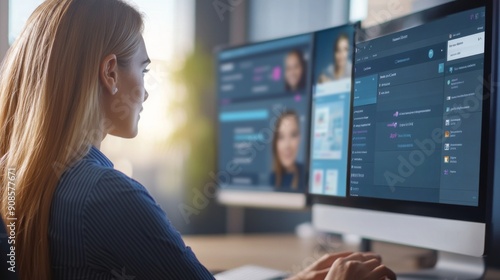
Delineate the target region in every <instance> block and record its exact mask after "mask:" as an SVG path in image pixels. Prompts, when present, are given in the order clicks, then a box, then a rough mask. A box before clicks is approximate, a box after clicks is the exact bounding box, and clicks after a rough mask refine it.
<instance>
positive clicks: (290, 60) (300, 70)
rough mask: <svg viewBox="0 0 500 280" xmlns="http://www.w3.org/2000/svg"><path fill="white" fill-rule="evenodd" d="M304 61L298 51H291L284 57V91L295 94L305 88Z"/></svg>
mask: <svg viewBox="0 0 500 280" xmlns="http://www.w3.org/2000/svg"><path fill="white" fill-rule="evenodd" d="M305 80H306V61H305V60H304V55H303V53H302V51H300V50H292V51H290V52H288V53H287V54H286V56H285V89H286V91H291V92H297V91H300V90H302V89H304V87H305V86H306V81H305Z"/></svg>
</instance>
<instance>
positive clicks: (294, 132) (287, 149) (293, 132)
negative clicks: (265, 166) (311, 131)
mask: <svg viewBox="0 0 500 280" xmlns="http://www.w3.org/2000/svg"><path fill="white" fill-rule="evenodd" d="M299 144H300V129H299V124H298V123H297V118H296V117H295V116H286V117H284V118H283V119H282V120H281V123H280V125H279V127H278V140H277V141H276V151H277V154H278V160H279V161H280V163H281V165H283V167H284V168H285V169H288V170H291V169H292V168H293V167H294V165H295V161H296V159H297V152H298V151H299Z"/></svg>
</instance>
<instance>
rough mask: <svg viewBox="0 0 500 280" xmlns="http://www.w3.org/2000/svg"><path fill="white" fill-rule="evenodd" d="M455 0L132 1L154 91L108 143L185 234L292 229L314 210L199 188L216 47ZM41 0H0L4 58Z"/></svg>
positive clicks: (206, 163)
mask: <svg viewBox="0 0 500 280" xmlns="http://www.w3.org/2000/svg"><path fill="white" fill-rule="evenodd" d="M448 1H449V0H129V1H128V2H129V3H132V4H133V5H134V6H135V7H137V8H138V9H139V10H140V11H141V12H142V13H143V14H144V15H145V19H146V29H145V32H144V39H145V41H146V46H147V49H148V52H149V56H150V58H151V59H152V64H151V66H150V68H151V71H150V72H149V74H147V75H146V78H145V84H146V89H147V90H148V92H149V95H150V97H149V99H148V101H147V102H146V103H145V104H144V112H143V113H142V114H141V122H140V124H139V135H138V136H137V137H136V138H135V139H131V140H125V139H120V138H116V137H110V136H108V137H107V138H106V139H105V141H104V142H103V144H102V146H101V149H102V151H103V152H104V153H105V154H106V155H107V156H108V157H109V158H110V159H111V160H112V161H113V162H114V164H115V167H116V168H117V169H119V170H120V171H122V172H124V173H125V174H127V175H129V176H131V177H133V178H135V179H136V180H138V181H139V182H141V183H142V184H143V185H144V186H146V188H148V189H149V191H150V192H151V194H152V195H153V197H154V198H155V199H156V200H157V202H158V203H159V204H160V205H161V206H162V208H163V209H164V210H165V211H166V213H167V215H168V216H169V218H170V220H171V221H172V223H173V224H174V226H175V227H176V228H177V229H178V230H179V231H180V232H181V233H182V234H221V233H228V232H233V233H234V232H244V233H264V232H266V233H278V232H281V233H283V232H293V231H294V230H295V228H296V226H297V225H299V224H301V223H305V222H309V221H310V220H311V214H310V211H308V210H303V211H284V210H280V211H278V210H263V209H243V208H235V207H226V206H221V205H219V204H217V202H216V201H215V200H214V199H207V198H206V197H200V196H199V195H198V192H197V191H196V190H201V189H202V186H204V185H205V184H206V183H207V182H210V181H211V180H212V178H211V176H210V174H213V173H215V172H216V158H215V155H216V141H217V139H216V132H215V129H216V127H215V120H216V111H215V90H214V86H215V85H214V79H215V77H214V60H213V52H214V51H215V50H216V49H217V47H220V46H227V45H239V44H244V43H248V42H257V41H262V40H268V39H273V38H279V37H283V36H288V35H294V34H300V33H305V32H310V31H314V30H319V29H324V28H328V27H333V26H336V25H340V24H344V23H347V22H349V21H356V20H362V22H363V25H364V26H370V25H373V24H376V23H381V22H384V21H387V20H390V19H393V18H396V17H399V16H403V15H406V14H409V13H412V12H415V11H419V10H422V9H426V8H429V7H432V6H435V5H440V4H442V3H445V2H448ZM41 2H43V0H0V59H2V58H3V56H4V54H5V52H6V51H7V49H8V47H9V45H10V44H11V43H12V42H13V41H14V40H15V39H16V37H17V36H18V34H19V33H20V31H21V30H22V28H23V25H24V24H25V22H26V20H27V18H28V17H29V15H30V14H31V13H32V12H33V10H34V9H35V8H36V7H37V5H39V4H40V3H41ZM201 206H202V207H201ZM199 209H202V210H199Z"/></svg>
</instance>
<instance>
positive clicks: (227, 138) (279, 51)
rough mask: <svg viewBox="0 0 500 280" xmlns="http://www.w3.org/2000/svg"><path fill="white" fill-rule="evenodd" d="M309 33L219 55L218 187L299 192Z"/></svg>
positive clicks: (304, 171)
mask: <svg viewBox="0 0 500 280" xmlns="http://www.w3.org/2000/svg"><path fill="white" fill-rule="evenodd" d="M311 40H312V35H310V34H308V35H301V36H296V37H289V38H285V39H281V40H275V41H270V42H265V43H260V44H255V45H249V46H246V47H239V48H235V49H228V50H225V51H222V52H220V53H219V65H218V68H219V69H218V79H219V81H218V87H219V88H218V92H219V95H218V102H219V104H218V106H219V141H218V142H219V170H220V172H225V174H226V175H227V176H226V178H225V181H222V180H221V181H220V182H219V183H220V186H221V188H231V189H242V190H263V191H278V192H300V193H303V192H304V191H305V188H306V186H307V178H308V170H307V168H308V162H307V159H308V151H307V147H308V145H307V141H308V137H309V121H310V120H309V113H310V112H309V110H310V94H309V89H308V87H309V71H310V69H309V68H310V67H311V65H310V56H311V54H310V52H311V47H310V45H311Z"/></svg>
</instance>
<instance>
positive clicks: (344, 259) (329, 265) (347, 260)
mask: <svg viewBox="0 0 500 280" xmlns="http://www.w3.org/2000/svg"><path fill="white" fill-rule="evenodd" d="M378 275H381V276H378ZM385 278H389V279H396V276H395V274H394V272H392V271H391V270H390V269H388V268H387V267H385V266H384V265H382V264H381V258H380V256H378V255H375V254H372V253H352V252H345V253H340V254H327V255H324V256H323V257H321V258H320V259H319V260H317V261H316V262H315V263H313V264H312V265H310V266H309V267H307V268H306V269H304V270H303V271H301V272H300V273H298V274H297V275H295V276H293V277H291V278H288V279H287V280H351V279H356V280H358V279H359V280H372V279H373V280H380V279H385Z"/></svg>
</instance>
